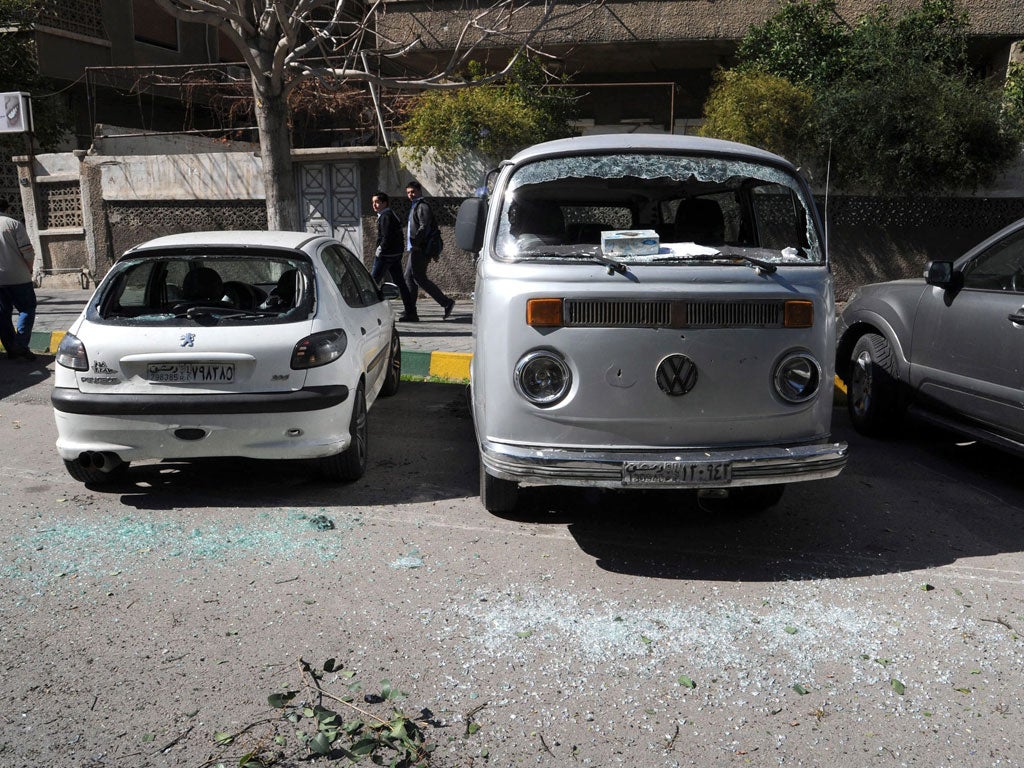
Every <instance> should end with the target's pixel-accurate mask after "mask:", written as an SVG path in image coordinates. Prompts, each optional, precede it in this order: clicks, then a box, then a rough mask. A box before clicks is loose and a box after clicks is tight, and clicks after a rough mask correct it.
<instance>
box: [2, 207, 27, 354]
mask: <svg viewBox="0 0 1024 768" xmlns="http://www.w3.org/2000/svg"><path fill="white" fill-rule="evenodd" d="M8 208H9V206H8V204H7V200H6V199H4V198H2V197H0V344H3V345H4V349H6V350H7V357H8V358H9V359H11V360H18V359H20V360H35V359H36V356H35V355H34V354H33V353H32V352H31V351H30V350H29V348H28V347H29V343H30V341H31V338H32V325H33V323H35V319H36V291H35V288H34V287H33V286H32V261H33V260H34V259H35V253H34V252H33V250H32V243H31V242H29V239H28V233H27V232H26V231H25V225H24V224H22V223H21V222H20V221H18V220H17V219H12V218H11V217H10V216H8V215H7V211H8ZM12 309H16V310H18V328H17V331H15V328H14V324H13V323H12V322H11V310H12Z"/></svg>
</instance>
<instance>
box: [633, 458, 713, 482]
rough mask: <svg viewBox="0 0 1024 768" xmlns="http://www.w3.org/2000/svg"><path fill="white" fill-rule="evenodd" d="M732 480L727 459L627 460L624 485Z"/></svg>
mask: <svg viewBox="0 0 1024 768" xmlns="http://www.w3.org/2000/svg"><path fill="white" fill-rule="evenodd" d="M730 480H732V464H730V463H729V462H727V461H698V462H692V461H626V462H623V464H622V484H623V485H670V486H680V485H709V484H717V483H722V484H727V483H729V481H730Z"/></svg>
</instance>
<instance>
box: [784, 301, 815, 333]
mask: <svg viewBox="0 0 1024 768" xmlns="http://www.w3.org/2000/svg"><path fill="white" fill-rule="evenodd" d="M783 324H784V325H785V326H786V327H787V328H810V327H812V326H813V325H814V304H812V303H811V302H809V301H787V302H786V307H785V312H784V315H783Z"/></svg>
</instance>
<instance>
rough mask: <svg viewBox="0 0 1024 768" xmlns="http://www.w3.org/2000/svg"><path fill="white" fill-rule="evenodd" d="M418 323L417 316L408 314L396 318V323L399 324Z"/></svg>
mask: <svg viewBox="0 0 1024 768" xmlns="http://www.w3.org/2000/svg"><path fill="white" fill-rule="evenodd" d="M419 321H420V318H419V315H410V314H409V313H408V312H406V313H405V314H403V315H399V316H398V322H400V323H418V322H419Z"/></svg>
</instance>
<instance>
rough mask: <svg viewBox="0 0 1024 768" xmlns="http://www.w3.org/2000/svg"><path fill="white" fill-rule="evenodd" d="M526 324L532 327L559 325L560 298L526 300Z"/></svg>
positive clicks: (560, 313) (560, 323)
mask: <svg viewBox="0 0 1024 768" xmlns="http://www.w3.org/2000/svg"><path fill="white" fill-rule="evenodd" d="M526 324H527V325H531V326H533V327H534V328H559V327H561V326H562V300H561V299H528V300H527V302H526Z"/></svg>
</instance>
